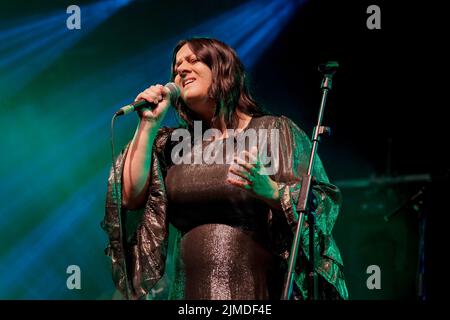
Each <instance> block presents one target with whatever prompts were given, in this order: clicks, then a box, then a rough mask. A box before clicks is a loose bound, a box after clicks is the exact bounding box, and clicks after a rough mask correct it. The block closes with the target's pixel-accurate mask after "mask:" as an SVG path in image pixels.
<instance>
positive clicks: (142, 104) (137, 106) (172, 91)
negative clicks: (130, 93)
mask: <svg viewBox="0 0 450 320" xmlns="http://www.w3.org/2000/svg"><path fill="white" fill-rule="evenodd" d="M164 88H166V89H168V90H169V93H168V94H169V96H170V99H171V101H176V100H177V99H178V97H179V96H180V89H179V88H178V86H177V85H176V84H175V83H173V82H169V83H167V84H166V85H165V86H164ZM142 108H150V109H154V108H156V104H155V103H151V102H148V101H147V100H144V99H140V100H138V101H135V102H133V103H130V104H129V105H126V106H124V107H122V108H120V109H119V110H118V111H117V112H116V113H115V115H116V116H122V115H125V114H128V113H130V112H133V111H137V110H141V109H142Z"/></svg>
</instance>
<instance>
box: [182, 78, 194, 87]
mask: <svg viewBox="0 0 450 320" xmlns="http://www.w3.org/2000/svg"><path fill="white" fill-rule="evenodd" d="M194 81H195V79H194V78H191V79H186V80H184V83H183V87H186V86H187V85H188V84H191V83H192V82H194Z"/></svg>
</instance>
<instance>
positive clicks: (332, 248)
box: [269, 116, 348, 299]
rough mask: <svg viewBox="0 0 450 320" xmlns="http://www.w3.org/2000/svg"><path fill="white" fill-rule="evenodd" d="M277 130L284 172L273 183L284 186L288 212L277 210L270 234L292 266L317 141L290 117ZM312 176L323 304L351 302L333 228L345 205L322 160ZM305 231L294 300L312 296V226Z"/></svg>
mask: <svg viewBox="0 0 450 320" xmlns="http://www.w3.org/2000/svg"><path fill="white" fill-rule="evenodd" d="M274 126H275V128H276V129H278V130H279V147H278V150H279V169H278V171H277V173H276V174H275V175H273V179H274V180H275V181H277V182H278V185H279V194H280V201H281V207H282V210H272V213H271V217H270V221H269V231H270V235H271V238H272V243H273V249H274V250H275V252H276V254H277V255H278V256H280V257H281V259H282V261H283V263H284V264H285V266H287V262H288V257H289V253H290V248H291V244H292V240H293V236H294V234H295V230H296V227H297V221H298V213H297V210H296V207H297V202H298V198H299V193H300V188H301V185H302V175H303V174H306V173H307V170H308V163H309V157H310V151H311V146H312V145H311V141H310V139H309V138H308V136H307V135H306V134H305V132H304V131H303V130H301V129H300V128H299V127H298V126H297V125H296V124H295V123H294V122H293V121H292V120H290V119H289V118H287V117H284V116H282V117H278V120H277V121H275V124H274ZM312 175H313V177H314V180H313V183H312V195H313V202H314V206H313V207H314V208H315V210H314V211H315V213H316V230H315V231H316V232H315V243H314V246H315V248H316V249H315V251H316V263H315V270H316V271H317V273H318V275H319V294H320V297H321V298H322V299H348V292H347V287H346V284H345V280H344V274H343V262H342V259H341V255H340V252H339V249H338V247H337V245H336V243H335V241H334V239H333V237H332V229H333V226H334V223H335V221H336V218H337V216H338V213H339V208H340V205H341V193H340V191H339V189H338V188H337V187H336V186H334V185H332V184H331V183H330V182H329V180H328V177H327V174H326V172H325V170H324V167H323V164H322V162H321V160H320V158H319V157H318V156H317V155H316V159H315V165H314V168H313V172H312ZM304 221H305V223H304V225H303V228H302V234H301V249H299V254H298V258H297V264H296V268H295V275H294V280H295V286H294V289H295V290H294V298H295V299H306V298H307V297H308V284H307V278H306V274H307V263H308V259H309V226H308V223H307V220H306V219H305V220H304Z"/></svg>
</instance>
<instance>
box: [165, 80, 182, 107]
mask: <svg viewBox="0 0 450 320" xmlns="http://www.w3.org/2000/svg"><path fill="white" fill-rule="evenodd" d="M165 87H166V88H167V89H169V92H170V99H171V100H172V102H175V101H176V100H177V99H178V98H179V97H180V88H178V86H177V85H176V84H175V83H174V82H169V83H167V84H166V85H165Z"/></svg>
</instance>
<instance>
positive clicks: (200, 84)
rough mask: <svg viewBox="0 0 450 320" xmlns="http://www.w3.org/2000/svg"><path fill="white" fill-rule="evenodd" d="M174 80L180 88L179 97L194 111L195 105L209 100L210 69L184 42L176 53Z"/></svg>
mask: <svg viewBox="0 0 450 320" xmlns="http://www.w3.org/2000/svg"><path fill="white" fill-rule="evenodd" d="M174 74H175V79H174V82H175V83H176V84H177V85H178V87H179V88H180V93H181V98H182V99H183V101H184V102H185V103H186V104H187V105H188V106H189V107H190V108H191V109H192V110H193V111H195V112H201V110H195V109H196V106H201V105H203V104H205V103H209V102H211V101H210V100H211V99H210V98H209V97H208V89H209V87H210V86H211V83H212V72H211V69H210V68H209V67H208V66H207V65H206V64H204V63H203V62H201V61H200V60H198V58H197V57H196V56H195V54H194V53H193V52H192V50H191V48H189V45H188V44H185V45H184V46H182V47H181V48H180V50H178V52H177V54H176V60H175V67H174Z"/></svg>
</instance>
